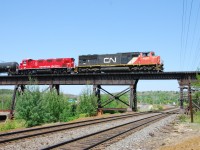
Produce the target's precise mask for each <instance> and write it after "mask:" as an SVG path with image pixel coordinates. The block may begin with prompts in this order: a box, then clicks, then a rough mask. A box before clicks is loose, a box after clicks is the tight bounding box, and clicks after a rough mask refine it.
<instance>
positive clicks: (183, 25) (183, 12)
mask: <svg viewBox="0 0 200 150" xmlns="http://www.w3.org/2000/svg"><path fill="white" fill-rule="evenodd" d="M182 10H183V11H182V29H181V50H182V49H183V36H184V29H185V24H184V23H185V19H184V16H185V0H183V9H182ZM181 50H180V68H182V64H183V63H182V52H181Z"/></svg>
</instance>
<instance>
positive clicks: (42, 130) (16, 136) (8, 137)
mask: <svg viewBox="0 0 200 150" xmlns="http://www.w3.org/2000/svg"><path fill="white" fill-rule="evenodd" d="M147 113H149V112H143V113H135V114H127V115H119V116H112V117H104V118H100V119H92V120H91V119H90V120H85V121H77V122H72V123H63V124H59V125H53V126H47V127H39V128H32V129H26V130H20V131H14V132H8V133H2V134H0V144H5V143H7V142H13V141H17V140H21V139H25V138H30V137H35V136H41V135H45V134H50V133H54V132H59V131H63V130H69V129H73V128H78V127H84V126H89V125H94V124H98V123H104V122H108V121H114V120H119V119H123V118H130V117H134V116H139V115H145V114H147Z"/></svg>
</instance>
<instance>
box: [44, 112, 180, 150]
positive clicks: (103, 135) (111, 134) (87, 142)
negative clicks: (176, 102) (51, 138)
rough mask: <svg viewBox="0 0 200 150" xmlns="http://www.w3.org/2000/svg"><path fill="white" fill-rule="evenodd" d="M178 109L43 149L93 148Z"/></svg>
mask: <svg viewBox="0 0 200 150" xmlns="http://www.w3.org/2000/svg"><path fill="white" fill-rule="evenodd" d="M176 112H177V109H176V110H170V111H166V112H165V113H158V114H155V115H154V116H150V117H145V118H143V119H139V120H136V121H132V122H129V123H126V124H123V125H119V126H116V127H112V128H109V129H106V130H102V131H98V132H96V133H92V134H88V135H85V136H82V137H79V138H75V139H72V140H68V141H65V142H62V143H59V144H56V145H53V146H50V147H47V148H44V149H43V150H48V149H66V150H71V149H76V150H79V149H80V150H83V149H91V148H94V147H96V146H98V145H102V143H104V142H107V141H109V140H112V139H114V138H116V137H119V136H121V135H123V134H126V133H128V132H130V131H132V130H137V129H138V128H139V129H141V127H146V126H147V125H149V124H152V123H154V122H156V121H158V120H160V119H162V118H165V117H166V116H169V114H171V113H176Z"/></svg>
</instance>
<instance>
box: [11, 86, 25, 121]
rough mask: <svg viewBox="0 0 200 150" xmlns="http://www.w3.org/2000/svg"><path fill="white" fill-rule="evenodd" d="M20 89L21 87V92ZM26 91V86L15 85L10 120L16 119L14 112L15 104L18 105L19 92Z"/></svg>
mask: <svg viewBox="0 0 200 150" xmlns="http://www.w3.org/2000/svg"><path fill="white" fill-rule="evenodd" d="M19 87H20V91H19ZM24 89H25V85H15V87H14V91H13V96H12V103H11V110H10V116H9V118H10V119H13V117H14V110H15V104H16V94H17V91H18V92H19V93H23V92H24Z"/></svg>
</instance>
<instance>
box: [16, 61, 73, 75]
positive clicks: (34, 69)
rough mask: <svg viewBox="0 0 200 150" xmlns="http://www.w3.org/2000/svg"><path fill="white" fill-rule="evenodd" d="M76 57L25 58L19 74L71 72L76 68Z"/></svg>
mask: <svg viewBox="0 0 200 150" xmlns="http://www.w3.org/2000/svg"><path fill="white" fill-rule="evenodd" d="M74 61H75V60H74V58H56V59H39V60H33V59H24V60H22V62H21V63H20V65H19V68H18V71H19V74H34V73H55V74H56V73H71V72H72V71H73V70H74V68H75V63H74Z"/></svg>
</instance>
